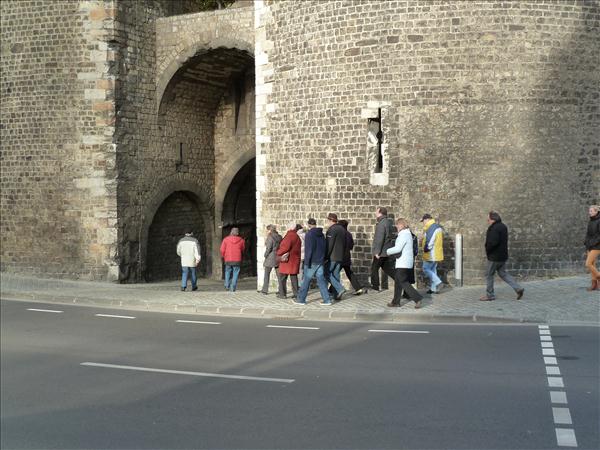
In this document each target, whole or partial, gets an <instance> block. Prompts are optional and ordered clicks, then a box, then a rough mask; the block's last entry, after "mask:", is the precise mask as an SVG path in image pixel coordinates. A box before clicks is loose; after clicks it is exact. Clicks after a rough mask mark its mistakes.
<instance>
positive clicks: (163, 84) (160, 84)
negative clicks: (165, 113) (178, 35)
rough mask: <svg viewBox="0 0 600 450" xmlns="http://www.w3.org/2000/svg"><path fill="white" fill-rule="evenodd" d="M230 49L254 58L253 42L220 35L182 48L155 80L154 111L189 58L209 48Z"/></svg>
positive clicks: (157, 108)
mask: <svg viewBox="0 0 600 450" xmlns="http://www.w3.org/2000/svg"><path fill="white" fill-rule="evenodd" d="M217 49H231V50H241V51H244V52H246V53H248V54H249V55H251V56H252V57H253V58H254V44H253V43H250V42H247V41H244V40H241V39H237V38H233V37H221V38H215V39H213V40H211V41H209V42H194V43H192V44H190V45H189V46H187V47H185V48H184V49H182V50H181V51H180V52H179V53H178V54H177V56H176V57H175V58H174V59H173V60H172V61H171V62H170V63H169V64H168V65H167V67H166V68H165V69H164V70H163V71H162V73H161V74H160V76H159V77H158V79H157V82H156V111H157V112H158V111H159V110H160V105H161V103H162V100H163V96H164V93H165V91H166V89H167V86H168V85H169V82H170V81H171V79H173V76H174V75H175V74H176V73H177V71H178V70H179V69H181V68H182V67H183V66H184V65H185V64H186V63H187V62H188V61H189V60H190V59H192V58H194V57H197V56H200V55H202V54H203V53H206V52H208V51H210V50H217Z"/></svg>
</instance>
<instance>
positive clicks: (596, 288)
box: [587, 280, 600, 292]
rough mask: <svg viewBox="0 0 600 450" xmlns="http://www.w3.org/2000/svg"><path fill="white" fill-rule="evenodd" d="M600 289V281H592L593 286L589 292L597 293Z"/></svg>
mask: <svg viewBox="0 0 600 450" xmlns="http://www.w3.org/2000/svg"><path fill="white" fill-rule="evenodd" d="M599 289H600V283H599V282H598V280H592V285H591V286H590V287H589V288H587V290H588V291H589V292H592V291H597V290H599Z"/></svg>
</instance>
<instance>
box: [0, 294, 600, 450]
mask: <svg viewBox="0 0 600 450" xmlns="http://www.w3.org/2000/svg"><path fill="white" fill-rule="evenodd" d="M0 307H1V310H0V312H1V366H0V369H1V389H2V392H1V394H2V395H1V438H0V439H1V445H2V448H6V449H11V448H61V449H67V448H97V449H99V448H161V449H176V448H177V449H179V448H219V449H221V448H223V449H224V448H273V449H288V448H364V449H377V448H382V449H383V448H386V449H400V448H402V449H550V448H569V447H571V446H574V445H577V448H583V449H597V448H600V433H599V427H598V424H599V423H600V412H599V410H600V406H599V405H600V394H599V385H600V376H599V354H600V348H599V329H598V328H596V327H554V326H552V327H549V328H547V329H546V328H545V327H543V326H542V327H541V328H540V327H538V326H537V325H512V326H511V325H469V324H467V325H460V324H453V325H439V324H423V325H418V324H411V325H401V324H390V323H385V324H383V323H341V322H331V321H327V322H307V321H293V320H285V321H284V320H273V319H270V320H266V319H265V320H263V319H247V318H230V317H204V316H197V315H187V316H186V315H177V314H162V313H153V312H140V311H131V312H126V311H125V312H124V311H123V310H108V309H101V308H92V307H83V306H63V305H56V304H54V305H50V304H47V305H46V304H40V303H26V302H13V301H4V300H3V301H2V302H1V304H0ZM31 309H41V310H51V311H62V312H49V311H33V310H31ZM96 314H105V315H106V314H113V315H118V316H130V317H135V318H122V317H121V318H118V317H106V316H97V315H96ZM178 320H187V321H201V322H212V323H195V322H192V323H189V322H178ZM282 327H305V328H282ZM373 330H376V331H373ZM384 331H394V332H384ZM546 331H548V332H547V333H546ZM544 342H545V344H543V343H544ZM548 343H550V344H551V346H550V345H549V344H548ZM542 345H544V346H542ZM542 350H546V352H544V353H546V355H543V354H542V353H543V352H542ZM552 350H554V352H555V355H551V353H552ZM549 355H550V356H549ZM544 357H546V358H548V359H546V360H545V359H544ZM553 358H556V359H555V360H553ZM82 364H83V365H82ZM561 383H562V384H563V385H564V387H560V384H561ZM550 384H557V386H556V387H551V386H550ZM551 393H552V394H551ZM551 395H552V397H551ZM565 397H566V398H565ZM557 429H558V433H557ZM559 443H560V444H562V445H561V446H559Z"/></svg>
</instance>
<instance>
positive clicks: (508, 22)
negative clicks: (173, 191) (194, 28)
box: [255, 0, 600, 281]
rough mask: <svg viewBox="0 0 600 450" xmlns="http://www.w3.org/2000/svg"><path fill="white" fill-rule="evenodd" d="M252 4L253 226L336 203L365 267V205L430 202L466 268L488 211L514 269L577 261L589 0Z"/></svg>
mask: <svg viewBox="0 0 600 450" xmlns="http://www.w3.org/2000/svg"><path fill="white" fill-rule="evenodd" d="M256 18H257V19H256V22H255V24H256V36H257V43H256V48H257V52H256V58H257V74H256V77H257V166H258V169H257V171H258V178H257V185H258V190H259V192H258V209H259V211H260V213H259V215H260V217H259V219H258V222H259V225H258V227H259V230H261V229H262V226H263V225H264V224H266V223H276V224H279V225H280V226H281V225H282V224H285V223H286V222H287V221H289V220H299V219H304V220H305V219H306V217H308V216H314V217H316V218H317V219H318V221H319V222H320V223H321V224H323V223H325V217H326V214H327V212H328V211H335V212H337V213H338V214H339V215H340V217H342V218H348V219H349V220H350V222H351V224H350V229H351V231H353V232H354V234H355V238H356V240H357V247H356V248H355V251H354V259H355V264H356V266H357V267H358V268H359V271H360V272H361V273H362V274H363V276H364V275H365V274H366V271H367V267H368V264H369V260H370V255H369V253H370V241H371V238H372V233H373V228H374V224H375V217H374V211H375V208H376V207H377V206H379V205H382V206H387V207H388V208H389V209H390V210H391V211H392V212H393V213H394V214H395V216H404V217H406V218H408V220H409V221H410V222H411V224H412V225H413V226H414V225H417V223H418V222H417V221H418V219H420V216H421V215H422V214H423V213H425V212H429V213H432V214H433V215H434V216H435V217H436V218H438V219H439V221H440V223H441V224H442V225H443V226H444V227H445V229H446V230H447V232H448V233H449V237H450V238H452V237H453V236H454V235H455V233H462V234H463V235H464V238H465V246H464V261H465V271H464V272H465V277H466V280H467V281H469V280H471V281H472V280H476V279H480V278H481V276H482V274H483V272H482V269H483V262H484V259H485V255H484V252H483V248H482V245H483V240H484V235H485V229H486V226H487V225H486V222H485V218H486V213H487V211H489V210H490V209H495V210H498V211H499V212H500V214H501V215H502V216H503V218H504V220H505V222H506V223H507V224H508V226H509V228H510V230H511V234H510V237H511V259H510V261H509V262H510V264H509V268H510V269H511V270H514V271H515V272H517V273H518V274H519V276H524V277H537V276H554V275H559V274H568V273H572V272H574V271H581V270H582V266H581V264H582V257H583V248H582V245H581V240H582V236H583V234H584V227H585V223H586V220H587V219H586V205H587V204H589V203H591V202H597V198H598V194H599V191H600V181H599V178H598V173H599V169H600V167H599V158H598V151H599V142H600V134H599V129H600V128H598V127H597V123H598V119H599V114H598V108H597V104H598V98H599V97H598V96H599V86H600V84H599V83H598V73H599V70H598V69H599V54H598V51H597V50H598V48H597V42H598V41H599V38H600V34H599V27H598V20H599V13H598V5H597V3H593V2H592V3H590V2H575V1H573V2H554V1H535V2H533V1H531V2H496V1H480V2H471V1H456V2H444V1H429V0H428V1H386V2H380V1H335V2H333V1H332V2H318V1H302V2H295V1H290V2H273V1H267V2H257V15H256ZM374 106H375V107H376V106H385V107H386V108H387V111H386V116H387V117H386V118H384V124H383V128H384V144H386V145H387V150H386V151H387V152H388V155H387V157H388V158H389V165H388V167H387V168H386V170H387V175H386V176H385V177H375V178H377V180H375V181H377V182H374V179H373V177H372V174H371V173H370V169H369V164H368V161H367V159H368V152H367V131H368V125H367V120H366V118H364V116H363V115H362V112H363V111H364V110H366V109H369V108H371V109H372V108H373V107H374ZM450 244H451V243H450ZM258 254H259V256H260V255H261V254H262V252H261V251H260V249H259V251H258ZM447 256H449V257H450V258H451V257H452V255H447ZM452 264H453V263H452V261H450V262H449V269H452Z"/></svg>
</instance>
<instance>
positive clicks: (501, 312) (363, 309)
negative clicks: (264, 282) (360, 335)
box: [0, 273, 600, 325]
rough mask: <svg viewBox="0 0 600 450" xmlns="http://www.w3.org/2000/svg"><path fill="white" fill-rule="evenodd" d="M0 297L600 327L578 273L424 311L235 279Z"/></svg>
mask: <svg viewBox="0 0 600 450" xmlns="http://www.w3.org/2000/svg"><path fill="white" fill-rule="evenodd" d="M0 277H1V278H0V281H1V283H2V286H1V290H0V293H1V295H2V298H4V299H22V300H35V301H49V302H58V303H76V304H88V305H97V306H110V307H121V308H127V309H145V310H155V311H177V312H181V313H196V314H210V315H234V316H235V315H247V316H255V317H256V316H263V317H285V318H306V319H317V320H349V321H351V320H365V321H393V322H420V321H426V322H431V321H439V322H444V321H462V322H464V321H469V322H471V321H472V322H489V321H507V322H544V323H551V324H588V325H600V291H595V292H588V291H586V287H587V286H588V277H586V276H577V277H569V278H556V279H552V280H544V281H530V282H524V283H523V287H524V288H525V295H524V297H523V299H522V300H519V301H517V300H516V299H515V294H514V292H513V291H512V290H511V289H510V287H508V286H507V285H506V284H504V283H503V282H502V281H500V280H498V281H497V283H496V286H497V287H496V300H495V301H493V302H480V301H479V297H480V296H481V295H483V294H484V293H485V289H484V287H483V286H468V287H461V288H452V287H449V286H448V287H445V288H444V289H443V290H442V292H441V293H440V294H438V295H434V296H430V295H426V296H425V298H424V300H423V308H421V309H419V310H415V309H414V304H413V303H412V302H408V303H406V304H403V306H402V307H400V308H389V307H386V303H387V302H389V301H390V300H391V297H392V291H391V290H388V291H383V292H379V293H378V292H369V293H368V294H364V295H360V296H355V295H348V296H347V297H346V298H345V299H344V300H343V301H341V302H337V303H335V304H334V305H333V306H321V305H319V301H320V296H319V293H318V291H317V290H313V291H311V293H310V295H309V297H308V305H306V306H297V305H293V304H292V302H291V300H283V299H278V298H276V296H275V295H274V293H271V294H269V295H263V294H260V293H258V292H256V280H255V279H246V280H241V281H240V283H239V285H238V291H237V292H235V293H230V292H227V291H225V290H224V288H223V286H222V284H221V283H220V282H218V281H214V280H203V279H202V280H199V289H198V291H196V292H189V291H188V292H181V291H180V290H179V284H178V282H177V281H171V282H162V283H147V284H115V283H105V282H89V281H68V280H56V279H52V280H48V279H39V278H35V277H24V276H17V275H12V274H6V273H2V274H1V275H0Z"/></svg>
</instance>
